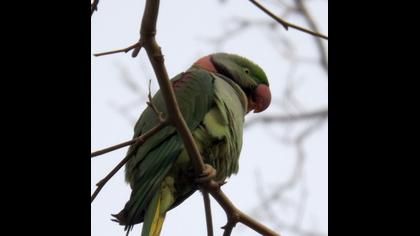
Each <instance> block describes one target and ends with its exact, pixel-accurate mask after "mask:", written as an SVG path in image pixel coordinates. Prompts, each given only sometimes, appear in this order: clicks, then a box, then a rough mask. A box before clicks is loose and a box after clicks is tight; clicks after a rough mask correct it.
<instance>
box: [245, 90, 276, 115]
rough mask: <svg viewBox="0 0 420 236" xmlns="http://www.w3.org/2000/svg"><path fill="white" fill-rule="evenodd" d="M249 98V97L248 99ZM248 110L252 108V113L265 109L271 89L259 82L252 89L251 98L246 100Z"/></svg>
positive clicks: (269, 101) (269, 99) (269, 98)
mask: <svg viewBox="0 0 420 236" xmlns="http://www.w3.org/2000/svg"><path fill="white" fill-rule="evenodd" d="M248 100H251V99H248ZM248 103H249V105H248V110H249V111H250V110H252V109H253V110H254V113H259V112H262V111H264V110H265V109H267V107H268V106H270V103H271V91H270V88H269V87H268V86H267V85H265V84H260V85H258V86H257V88H256V89H255V90H254V94H253V95H252V100H251V101H248Z"/></svg>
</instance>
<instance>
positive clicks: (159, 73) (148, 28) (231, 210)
mask: <svg viewBox="0 0 420 236" xmlns="http://www.w3.org/2000/svg"><path fill="white" fill-rule="evenodd" d="M159 3H160V1H159V0H146V6H145V8H144V14H143V18H142V23H141V28H140V39H139V41H138V43H136V44H135V45H133V46H130V47H128V48H126V49H122V50H116V51H112V52H109V53H101V54H99V55H108V54H112V53H117V52H128V51H130V50H131V49H135V50H134V51H133V54H132V56H133V57H135V56H137V54H138V52H139V50H140V48H141V47H144V49H145V51H146V53H147V55H148V58H149V60H150V62H151V64H152V67H153V70H154V72H155V74H156V77H157V80H158V83H159V86H160V90H161V91H162V95H163V99H164V101H165V105H166V108H167V111H168V112H167V113H168V117H167V120H168V122H170V123H171V124H172V125H174V126H175V128H176V129H177V131H178V133H179V135H180V136H181V138H182V140H183V142H184V146H185V149H186V150H187V152H188V155H189V157H190V159H191V161H192V163H193V166H194V170H195V173H196V176H200V175H201V174H203V173H204V171H205V165H204V162H203V159H202V157H201V154H200V152H199V150H198V147H197V145H196V143H195V141H194V138H193V136H192V134H191V132H190V130H189V128H188V126H187V124H186V122H185V120H184V118H183V116H182V113H181V111H180V109H179V106H178V103H177V101H176V98H175V94H174V91H173V88H172V86H171V82H170V80H169V76H168V73H167V70H166V68H165V65H164V58H163V55H162V52H161V48H160V46H159V45H158V43H157V42H156V39H155V35H156V21H157V16H158V12H159ZM96 56H98V55H96ZM152 109H153V108H152ZM135 149H136V148H132V149H131V150H135ZM128 158H129V155H127V157H126V158H124V160H123V161H122V162H121V163H120V164H119V165H118V166H117V167H116V168H115V169H114V170H113V171H112V172H111V173H110V174H109V175H108V176H107V177H105V179H104V180H101V181H100V182H99V183H98V189H99V190H100V189H101V188H102V187H103V186H104V184H105V183H106V182H107V181H108V180H109V179H110V178H111V177H112V176H113V175H114V174H115V173H116V172H117V171H118V169H119V168H121V167H122V166H123V165H124V164H125V162H126V161H127V159H128ZM124 161H125V162H124ZM200 186H201V187H202V188H204V189H205V190H206V191H208V192H209V193H210V194H211V195H212V196H213V197H214V198H215V199H216V201H217V202H218V203H219V204H220V205H221V206H222V208H223V209H224V210H225V212H226V215H227V217H228V224H230V225H236V223H237V222H241V223H243V224H245V225H247V226H248V227H250V228H252V229H254V230H255V231H256V232H259V233H260V234H262V235H269V236H271V235H278V234H277V233H275V232H274V231H272V230H270V229H269V228H267V227H266V226H264V225H262V224H261V223H259V222H258V221H256V220H254V219H252V218H251V217H249V216H247V215H246V214H244V213H242V212H241V211H239V210H238V209H237V208H236V207H235V206H234V205H233V203H232V202H231V201H230V200H229V199H228V198H227V196H226V195H225V194H224V193H223V192H222V190H221V188H220V184H219V183H217V182H216V181H214V180H211V179H210V180H208V181H207V182H204V183H201V184H200ZM98 189H97V191H95V193H94V196H92V201H93V199H94V197H96V195H97V192H99V190H98ZM205 201H206V200H205ZM232 228H233V227H232ZM231 231H232V230H231V229H230V232H231ZM208 234H210V232H208Z"/></svg>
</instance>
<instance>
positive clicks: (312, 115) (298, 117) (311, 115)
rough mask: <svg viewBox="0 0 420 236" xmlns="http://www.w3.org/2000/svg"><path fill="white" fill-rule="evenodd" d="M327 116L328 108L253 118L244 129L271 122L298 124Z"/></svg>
mask: <svg viewBox="0 0 420 236" xmlns="http://www.w3.org/2000/svg"><path fill="white" fill-rule="evenodd" d="M327 116H328V108H324V109H320V110H315V111H310V112H305V113H300V114H295V115H265V116H261V117H258V118H254V119H252V120H249V121H247V122H246V124H245V127H246V128H249V127H251V126H253V125H255V124H258V123H273V122H283V123H288V122H298V121H305V120H310V119H316V118H324V117H327Z"/></svg>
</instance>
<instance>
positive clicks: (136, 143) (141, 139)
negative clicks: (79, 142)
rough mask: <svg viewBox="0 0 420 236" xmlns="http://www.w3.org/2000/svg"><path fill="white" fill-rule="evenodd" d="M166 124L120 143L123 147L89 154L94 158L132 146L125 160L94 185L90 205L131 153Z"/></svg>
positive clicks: (161, 123) (160, 124)
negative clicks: (94, 188)
mask: <svg viewBox="0 0 420 236" xmlns="http://www.w3.org/2000/svg"><path fill="white" fill-rule="evenodd" d="M167 124H168V122H167V121H164V122H160V123H159V124H158V125H156V126H155V127H153V128H151V129H150V130H149V131H147V132H146V133H144V134H143V135H141V136H139V137H137V138H135V139H132V140H130V141H128V142H124V143H122V144H124V145H122V144H119V145H115V146H112V147H110V148H106V149H104V150H101V151H98V152H95V153H92V154H91V156H92V157H94V154H96V156H98V155H102V154H104V153H107V152H110V151H113V150H116V149H118V148H122V147H125V146H128V145H130V144H133V148H131V151H129V152H128V153H127V155H126V156H125V158H124V159H123V160H122V161H121V162H120V163H119V164H118V165H117V166H116V167H115V168H114V169H113V170H112V171H111V172H110V173H109V174H108V175H107V176H106V177H105V178H103V179H102V180H101V181H99V182H98V183H97V184H96V186H97V188H96V190H95V192H94V193H93V195H92V197H91V200H90V202H91V203H92V202H93V200H95V198H96V196H97V195H98V194H99V192H100V191H101V189H102V188H103V187H104V186H105V184H106V183H107V182H108V181H109V180H110V179H111V178H112V177H113V176H114V175H115V173H117V172H118V170H119V169H121V167H123V166H124V165H125V163H127V161H128V160H130V158H131V157H132V156H133V155H132V154H133V152H135V151H136V150H137V148H138V147H139V146H140V145H142V144H143V143H144V142H146V140H147V139H148V138H150V137H151V136H153V135H154V134H155V133H156V132H158V131H159V130H160V129H162V128H163V127H165V126H166V125H167Z"/></svg>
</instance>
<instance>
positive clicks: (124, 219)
mask: <svg viewBox="0 0 420 236" xmlns="http://www.w3.org/2000/svg"><path fill="white" fill-rule="evenodd" d="M171 84H172V87H173V89H174V92H175V96H176V99H177V101H178V105H179V108H180V110H181V112H182V114H183V117H184V119H185V122H186V123H187V125H188V127H189V129H190V130H191V132H192V135H193V137H194V139H195V141H196V144H197V146H198V148H199V151H200V153H201V154H202V156H203V159H204V162H205V163H206V164H209V165H211V166H212V167H214V169H215V170H216V173H215V175H214V176H212V177H213V179H214V180H215V181H220V182H222V181H224V180H225V179H226V178H228V177H229V176H231V175H232V174H234V173H237V171H238V159H239V154H240V151H241V147H242V131H243V123H244V116H245V115H246V114H247V113H248V112H250V111H252V110H253V111H254V112H261V111H263V110H265V109H266V108H267V107H268V106H269V105H270V102H271V92H270V89H269V83H268V80H267V76H266V75H265V73H264V71H263V70H262V69H261V68H260V67H259V66H258V65H256V64H255V63H253V62H252V61H250V60H248V59H246V58H244V57H241V56H238V55H234V54H227V53H215V54H211V55H208V56H205V57H202V58H201V59H199V60H198V61H196V62H195V63H194V64H193V65H192V66H191V67H190V68H189V69H188V70H187V71H186V72H183V73H181V74H179V75H177V76H175V78H173V79H171ZM152 103H153V104H154V105H155V107H156V108H157V109H158V110H159V111H161V112H163V113H164V114H166V112H167V111H166V108H165V102H164V100H163V97H162V93H161V91H158V92H157V93H156V94H155V95H154V97H153V98H152ZM158 122H159V120H158V119H157V117H156V114H155V112H154V111H153V110H152V109H151V108H150V107H147V108H146V109H145V110H144V111H143V113H142V115H141V116H140V118H139V120H138V121H137V123H136V125H135V128H134V137H138V136H140V135H142V134H143V133H145V132H147V131H148V130H150V129H151V128H152V127H154V126H156V125H157V124H158ZM133 148H134V149H136V150H135V151H134V152H133V154H132V155H133V156H132V157H131V159H130V160H129V161H128V162H127V164H126V166H125V178H126V181H127V182H128V183H129V184H130V186H131V189H132V192H131V195H130V199H129V201H128V202H127V203H126V204H125V207H124V209H123V210H121V212H119V213H118V214H115V215H112V216H114V217H115V218H116V219H113V220H114V221H116V222H119V224H120V225H124V226H125V230H127V234H128V232H129V231H130V230H131V229H132V227H133V226H134V225H135V224H138V223H141V222H144V223H143V228H142V234H141V235H142V236H158V235H159V234H160V231H161V229H162V224H163V221H164V218H165V215H166V212H167V211H168V210H170V209H172V208H174V207H176V206H178V205H179V204H181V203H182V202H183V201H184V200H185V199H186V198H188V197H189V196H191V195H192V194H193V193H194V192H195V191H196V190H197V189H198V187H199V186H198V184H197V181H196V179H195V177H194V175H193V174H192V173H193V169H192V164H191V162H190V159H189V157H188V154H187V151H186V149H185V148H184V145H183V142H182V139H181V137H180V135H179V134H178V133H177V131H176V129H175V128H174V127H173V126H166V127H164V128H162V129H161V130H160V131H159V132H157V133H156V134H155V135H154V136H152V137H150V138H149V139H148V140H147V141H146V142H145V143H144V144H143V145H142V146H139V147H134V146H131V147H130V148H129V150H128V152H131V151H133V150H131V149H133Z"/></svg>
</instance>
